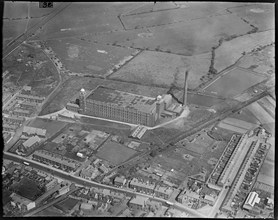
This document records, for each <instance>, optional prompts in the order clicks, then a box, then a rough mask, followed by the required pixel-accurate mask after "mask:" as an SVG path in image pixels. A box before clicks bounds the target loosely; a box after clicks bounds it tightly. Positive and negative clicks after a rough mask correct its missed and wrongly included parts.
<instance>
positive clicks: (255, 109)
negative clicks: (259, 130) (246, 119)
mask: <svg viewBox="0 0 278 220" xmlns="http://www.w3.org/2000/svg"><path fill="white" fill-rule="evenodd" d="M247 108H248V109H249V110H250V111H251V112H252V113H253V114H254V115H255V116H256V117H257V118H258V119H259V120H260V122H261V123H263V124H265V123H274V122H275V119H274V118H272V117H271V115H269V114H268V113H267V111H265V110H264V109H263V107H261V106H260V105H259V104H258V103H257V102H254V103H252V104H251V105H249V106H248V107H247Z"/></svg>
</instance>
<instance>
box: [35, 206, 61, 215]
mask: <svg viewBox="0 0 278 220" xmlns="http://www.w3.org/2000/svg"><path fill="white" fill-rule="evenodd" d="M34 216H37V217H39V216H45V217H49V216H65V214H64V213H63V212H62V211H61V210H59V209H57V208H55V207H54V206H50V207H49V208H47V209H45V210H43V211H41V212H38V213H36V214H35V215H34Z"/></svg>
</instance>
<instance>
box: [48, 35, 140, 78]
mask: <svg viewBox="0 0 278 220" xmlns="http://www.w3.org/2000/svg"><path fill="white" fill-rule="evenodd" d="M47 44H48V45H49V46H50V47H51V48H52V49H53V50H54V51H55V53H56V54H57V56H58V57H60V58H61V62H62V63H63V64H64V65H65V67H66V68H67V69H69V70H70V71H72V72H76V73H83V74H89V75H90V74H92V75H104V74H105V73H107V72H108V70H110V69H112V68H113V67H114V65H116V64H118V63H119V62H120V61H121V60H122V59H124V58H125V57H128V56H130V55H131V54H132V53H134V52H135V49H128V48H121V47H113V46H107V45H101V44H94V43H88V42H86V41H82V40H78V39H61V40H49V41H47Z"/></svg>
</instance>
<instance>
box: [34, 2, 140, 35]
mask: <svg viewBox="0 0 278 220" xmlns="http://www.w3.org/2000/svg"><path fill="white" fill-rule="evenodd" d="M140 4H141V3H140ZM136 5H138V4H136V3H135V4H133V3H110V4H107V3H100V2H95V3H87V2H83V3H80V2H74V3H72V4H71V5H70V6H69V7H67V8H66V9H65V10H64V11H63V12H62V13H60V14H58V15H57V16H56V17H55V19H53V20H51V21H50V22H48V23H47V24H46V25H45V26H44V28H43V31H42V32H41V33H40V34H39V35H38V36H39V37H40V38H42V39H49V38H56V37H58V38H59V37H70V36H82V35H84V34H94V33H101V32H110V31H113V30H122V29H123V27H122V24H121V22H120V20H119V19H118V18H117V16H118V15H119V14H121V13H123V12H125V11H128V10H130V9H132V8H134V7H135V6H136ZM72 15H75V16H72ZM57 20H59V21H60V22H57ZM61 29H68V30H65V31H61Z"/></svg>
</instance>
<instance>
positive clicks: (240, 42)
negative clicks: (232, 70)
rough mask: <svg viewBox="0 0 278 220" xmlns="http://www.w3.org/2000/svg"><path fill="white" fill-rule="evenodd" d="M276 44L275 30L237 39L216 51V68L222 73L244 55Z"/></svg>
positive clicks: (224, 43) (224, 44)
mask: <svg viewBox="0 0 278 220" xmlns="http://www.w3.org/2000/svg"><path fill="white" fill-rule="evenodd" d="M273 42H274V30H268V31H264V32H258V33H253V34H249V35H244V36H242V37H237V38H235V39H232V40H230V41H224V42H223V44H222V45H221V46H220V47H218V48H217V49H216V50H215V62H214V68H215V69H216V70H217V71H218V72H220V71H221V70H223V69H225V68H227V67H228V66H231V65H232V64H234V63H235V62H236V61H237V60H238V59H239V58H240V57H241V56H242V53H243V52H245V53H249V52H251V51H252V50H254V49H256V48H259V47H263V46H266V45H270V44H271V43H273Z"/></svg>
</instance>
